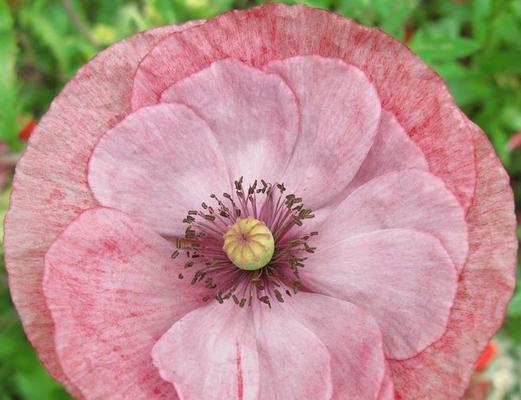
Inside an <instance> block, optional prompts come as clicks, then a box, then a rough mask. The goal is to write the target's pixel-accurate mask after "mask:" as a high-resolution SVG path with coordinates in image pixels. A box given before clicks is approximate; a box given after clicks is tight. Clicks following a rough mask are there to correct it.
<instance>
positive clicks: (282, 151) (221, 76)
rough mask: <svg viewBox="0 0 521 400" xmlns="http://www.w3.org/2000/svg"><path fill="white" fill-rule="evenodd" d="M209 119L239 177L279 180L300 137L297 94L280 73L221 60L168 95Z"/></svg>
mask: <svg viewBox="0 0 521 400" xmlns="http://www.w3.org/2000/svg"><path fill="white" fill-rule="evenodd" d="M161 101H164V102H180V103H183V104H186V105H188V106H189V107H191V108H192V109H193V110H194V111H195V112H196V113H197V115H199V116H200V117H201V118H203V119H204V120H205V121H206V122H207V123H208V125H209V126H210V128H211V129H212V130H213V131H214V132H215V136H216V138H217V141H218V143H219V146H220V147H221V149H222V152H223V154H224V155H225V156H226V163H227V165H228V168H229V170H230V176H231V177H232V178H233V179H239V178H240V177H241V176H243V177H244V180H245V182H247V183H250V182H251V183H253V181H254V180H255V179H262V178H263V179H264V180H267V181H269V182H279V181H280V179H281V176H282V173H283V172H284V170H285V168H286V166H287V164H288V160H289V158H290V156H291V153H292V151H293V148H294V146H295V141H296V139H297V135H298V123H299V114H298V108H297V104H296V100H295V95H294V94H293V93H292V92H291V90H290V89H289V88H288V86H287V85H286V84H285V83H284V81H283V80H282V79H281V78H280V77H279V76H277V75H274V74H267V73H264V72H262V71H260V70H258V69H256V68H252V67H250V66H248V65H246V64H243V63H241V62H240V61H238V60H233V59H227V60H222V61H217V62H215V63H213V64H211V65H210V66H209V67H208V68H206V69H204V70H202V71H200V72H198V73H196V74H193V75H190V76H189V77H187V78H186V79H183V80H182V81H180V82H178V83H176V84H175V85H173V86H172V87H170V88H169V89H168V90H166V91H165V92H164V93H163V96H162V98H161Z"/></svg>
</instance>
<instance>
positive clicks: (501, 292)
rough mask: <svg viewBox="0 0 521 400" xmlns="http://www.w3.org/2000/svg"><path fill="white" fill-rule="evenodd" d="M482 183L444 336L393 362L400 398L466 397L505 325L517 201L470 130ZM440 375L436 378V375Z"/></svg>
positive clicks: (489, 151)
mask: <svg viewBox="0 0 521 400" xmlns="http://www.w3.org/2000/svg"><path fill="white" fill-rule="evenodd" d="M472 129H473V130H474V141H475V146H476V156H477V166H478V184H477V187H476V198H475V203H474V204H473V205H472V207H471V208H470V210H469V213H468V215H467V222H468V224H469V227H470V231H469V244H470V253H469V259H468V261H467V264H466V265H465V268H464V270H463V272H462V274H461V276H460V279H459V285H458V291H457V294H456V299H455V302H454V306H453V308H452V312H451V315H450V319H449V324H448V327H447V332H446V333H445V335H444V336H443V337H442V338H441V339H440V340H439V341H438V342H436V343H435V344H434V345H432V346H431V347H429V348H428V349H426V350H425V351H424V352H423V353H421V354H418V356H416V357H414V358H412V359H410V360H407V361H402V362H398V361H393V362H391V367H392V371H393V380H394V383H395V387H396V390H397V391H398V392H399V393H400V396H401V398H402V399H411V400H415V399H423V398H432V397H433V393H435V396H437V398H440V399H457V398H460V397H462V396H463V392H464V391H465V389H466V387H467V385H468V382H469V380H470V376H471V374H472V373H473V371H474V368H473V366H474V365H475V364H476V361H477V359H478V357H479V355H480V354H481V352H482V350H483V349H484V348H485V346H486V344H487V343H488V342H489V340H490V337H491V336H492V335H493V334H494V333H495V332H496V330H497V329H498V328H499V327H500V326H501V323H502V320H503V316H504V314H505V310H506V307H507V304H508V301H509V300H510V296H511V295H512V291H513V288H514V286H515V266H516V253H517V239H516V219H515V215H514V201H513V196H512V189H511V188H510V185H509V181H508V175H507V174H506V172H505V170H504V169H503V167H502V166H501V163H500V161H499V159H498V158H497V156H496V155H495V153H494V150H493V148H492V146H491V144H490V142H489V141H488V139H487V138H486V136H485V135H484V134H483V133H482V132H481V131H480V130H479V128H477V127H476V126H475V125H472ZM433 371H436V373H433Z"/></svg>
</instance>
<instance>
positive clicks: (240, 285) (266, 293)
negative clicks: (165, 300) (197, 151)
mask: <svg viewBox="0 0 521 400" xmlns="http://www.w3.org/2000/svg"><path fill="white" fill-rule="evenodd" d="M234 185H235V193H234V195H230V194H229V193H223V194H222V197H223V198H224V200H221V199H220V198H219V197H218V196H217V195H215V194H211V195H210V198H211V199H212V200H213V201H214V202H215V203H216V206H215V207H216V208H214V207H212V206H210V205H209V204H207V203H202V204H201V208H202V210H201V211H196V210H190V211H188V213H187V216H186V218H185V219H184V220H183V222H184V223H186V224H187V225H188V227H187V228H186V230H185V238H184V240H180V239H177V240H176V249H175V250H174V251H173V252H172V259H176V258H178V257H180V256H182V255H185V257H186V262H185V264H184V266H185V269H187V270H193V271H194V272H193V275H192V279H191V283H192V284H194V285H196V284H203V285H204V286H205V287H206V288H207V289H208V293H207V294H206V295H205V296H204V297H203V301H205V302H208V301H210V300H211V298H214V299H215V300H217V302H219V303H224V301H227V300H232V301H233V302H234V303H235V304H237V305H238V306H239V307H245V306H251V305H252V303H253V301H254V300H255V299H256V300H258V301H260V302H261V303H263V304H266V305H267V306H268V307H271V304H272V301H278V302H284V296H292V295H294V294H296V293H297V292H298V290H299V288H300V286H301V284H300V278H299V274H298V272H299V269H300V268H303V267H304V262H305V261H306V259H307V256H306V255H309V254H313V253H314V252H315V250H316V248H315V247H312V246H311V245H310V244H309V243H308V241H309V240H310V239H311V238H312V237H313V236H315V235H317V234H318V233H317V232H310V233H307V234H303V235H302V234H300V235H297V233H296V229H293V228H294V227H295V226H298V227H300V226H302V225H303V222H304V220H306V219H309V218H313V217H314V215H313V213H312V211H311V210H309V209H305V208H304V205H303V203H302V198H300V197H297V196H295V195H294V194H285V192H286V187H285V186H284V184H282V183H277V184H274V185H272V184H270V183H267V182H266V181H264V180H263V179H261V180H260V184H259V182H258V181H254V182H253V184H252V185H250V186H248V188H247V190H245V189H244V184H243V178H242V177H241V178H240V179H238V180H236V181H235V182H234ZM187 272H188V271H187ZM178 277H179V279H183V278H184V274H183V273H180V274H179V276H178Z"/></svg>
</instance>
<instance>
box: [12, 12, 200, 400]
mask: <svg viewBox="0 0 521 400" xmlns="http://www.w3.org/2000/svg"><path fill="white" fill-rule="evenodd" d="M198 23H199V22H197V21H193V22H189V23H187V24H184V25H181V26H175V25H172V26H168V27H164V28H160V29H155V30H151V31H148V32H145V33H139V34H137V35H135V36H132V37H130V38H128V39H125V40H123V41H121V42H118V43H117V44H115V45H114V46H112V47H110V48H109V49H107V50H104V51H102V52H101V53H100V54H98V55H97V56H96V57H95V58H94V59H93V60H92V61H91V62H89V63H88V64H87V65H86V66H84V67H83V68H81V69H80V71H79V72H78V74H77V75H76V77H75V78H74V79H73V80H72V81H71V82H70V83H68V84H67V86H66V87H65V88H64V89H63V91H62V93H61V94H60V95H59V96H58V97H57V98H56V99H55V100H54V102H53V103H52V105H51V107H50V109H49V112H48V113H47V114H46V115H45V116H44V117H43V118H42V119H41V121H40V123H39V125H38V127H37V128H36V129H35V131H34V132H33V134H32V135H31V138H30V139H29V146H28V147H27V150H26V152H25V154H24V156H23V157H22V159H21V160H20V161H19V162H18V165H17V168H16V176H15V179H14V183H13V192H12V195H11V202H10V210H9V213H8V215H7V218H6V224H5V252H6V266H7V270H8V271H9V287H10V290H11V295H12V298H13V301H14V303H15V305H16V308H17V310H18V313H19V315H20V317H21V319H22V322H23V325H24V329H25V332H26V334H27V336H28V337H29V340H30V341H31V342H32V343H33V345H34V346H35V347H36V349H37V350H38V353H39V356H40V358H41V360H42V362H43V363H44V365H45V366H46V367H47V369H48V370H49V371H50V373H51V374H52V375H53V376H54V377H55V378H56V379H58V380H60V381H61V382H63V383H64V384H65V385H66V386H67V388H68V390H69V391H70V392H71V393H72V394H73V395H74V396H75V397H77V398H80V397H81V395H80V393H79V392H78V390H77V389H76V388H74V387H73V386H72V384H71V383H70V381H69V380H68V379H67V378H66V376H65V374H64V373H63V370H62V367H61V366H60V364H59V362H58V358H57V355H56V352H55V350H54V340H53V336H54V327H53V322H52V319H51V315H50V312H49V310H48V309H47V306H46V304H45V299H44V297H43V293H42V278H43V269H44V261H43V257H44V254H45V252H46V251H47V249H48V248H49V246H50V245H51V243H52V242H53V241H54V240H55V239H56V237H57V236H58V235H59V234H60V232H61V231H62V230H63V229H64V228H65V227H66V226H67V225H68V224H69V223H70V222H71V221H72V220H73V219H74V218H75V217H76V216H77V215H78V214H79V213H81V212H82V210H84V209H87V208H89V207H92V206H94V205H95V204H96V201H95V200H94V199H93V198H92V195H91V192H90V188H89V187H88V185H87V179H86V171H87V163H88V160H89V158H90V155H91V153H92V149H93V148H94V146H95V145H96V143H97V141H98V139H99V137H100V136H101V135H102V134H104V133H105V132H106V130H107V129H109V128H110V127H111V126H113V125H114V124H116V123H117V122H118V121H119V120H120V119H121V118H123V117H124V116H125V115H126V114H127V113H128V111H129V100H130V97H129V94H130V91H131V86H132V78H133V76H134V74H135V72H136V68H137V65H138V63H139V62H140V60H141V59H142V58H143V56H144V55H145V54H147V52H148V51H149V50H150V48H151V47H152V46H154V45H155V44H156V43H157V42H158V41H159V40H161V39H162V38H163V37H164V36H165V35H167V34H169V33H172V32H174V31H177V30H180V29H186V28H188V27H191V26H194V25H197V24H198Z"/></svg>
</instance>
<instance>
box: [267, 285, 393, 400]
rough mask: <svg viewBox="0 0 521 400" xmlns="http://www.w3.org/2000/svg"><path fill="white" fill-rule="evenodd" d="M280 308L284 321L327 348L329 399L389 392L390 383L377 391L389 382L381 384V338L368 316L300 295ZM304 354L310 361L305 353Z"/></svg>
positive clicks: (330, 301)
mask: <svg viewBox="0 0 521 400" xmlns="http://www.w3.org/2000/svg"><path fill="white" fill-rule="evenodd" d="M282 308H283V309H284V311H285V313H286V315H288V317H287V318H295V320H297V321H298V322H299V323H301V324H302V325H303V326H305V327H306V328H307V329H309V330H310V331H311V332H313V333H314V334H315V335H316V336H317V338H318V339H320V341H321V342H322V343H323V344H324V345H325V346H326V347H327V350H328V351H329V355H330V357H331V379H332V384H333V395H332V397H331V398H332V399H334V400H343V399H364V400H369V399H375V398H376V397H377V395H378V394H379V392H381V391H382V390H385V391H388V392H392V383H391V384H390V388H387V387H386V388H383V387H382V388H381V386H382V385H383V384H385V385H387V386H389V382H387V381H385V382H384V381H383V380H384V375H385V376H386V377H387V372H386V362H385V358H384V354H383V343H382V336H381V333H380V328H379V327H378V324H377V323H376V321H375V320H374V319H373V318H371V316H369V314H367V313H366V312H365V311H363V310H362V309H361V308H359V307H357V306H354V305H353V304H351V303H348V302H345V301H341V300H338V299H335V298H332V297H327V296H323V295H320V294H311V293H304V292H300V293H298V294H297V295H296V296H294V297H293V298H289V299H288V298H287V299H286V300H285V303H284V305H283V307H282ZM305 353H306V354H308V356H310V357H311V352H310V351H309V350H306V351H305ZM281 369H284V366H281ZM286 369H287V367H286ZM263 398H264V397H263ZM286 398H287V399H289V398H293V397H286ZM295 398H300V397H295ZM310 398H314V397H310Z"/></svg>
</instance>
